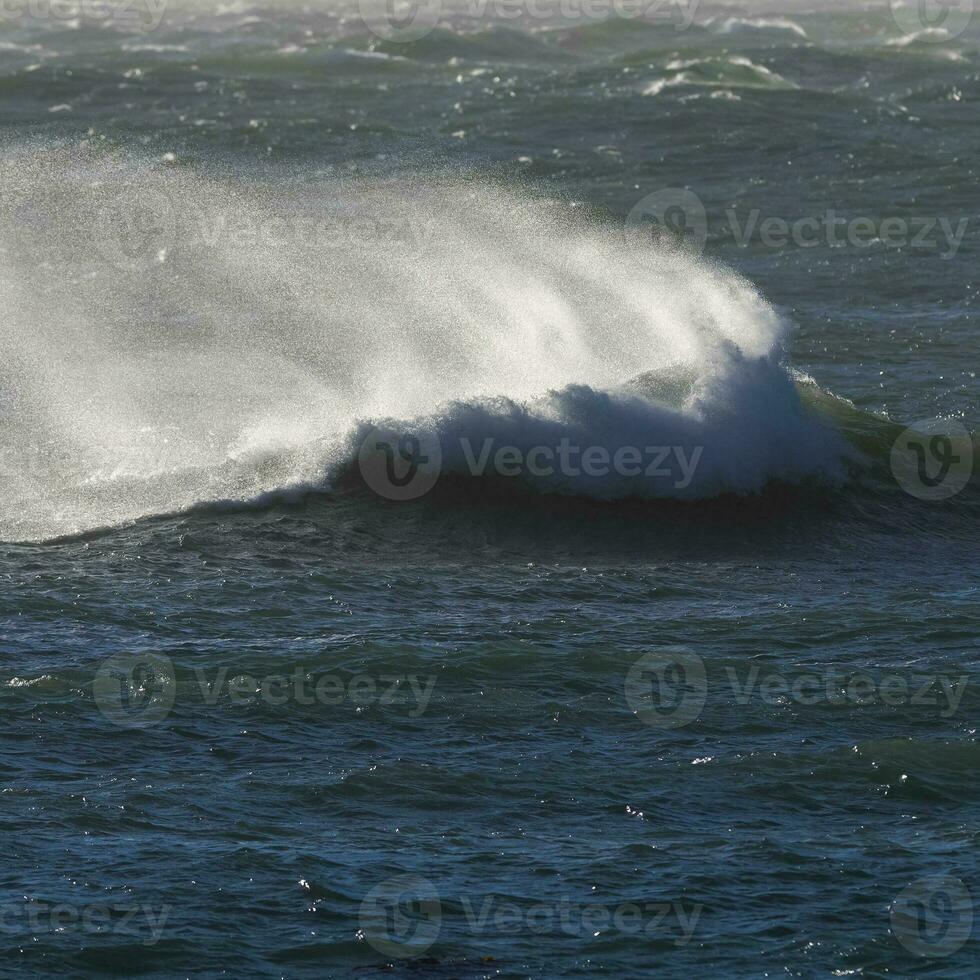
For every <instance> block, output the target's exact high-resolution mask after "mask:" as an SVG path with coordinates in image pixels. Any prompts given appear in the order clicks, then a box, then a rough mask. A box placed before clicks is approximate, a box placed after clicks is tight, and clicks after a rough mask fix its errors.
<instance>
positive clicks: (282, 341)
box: [0, 147, 842, 540]
mask: <svg viewBox="0 0 980 980" xmlns="http://www.w3.org/2000/svg"><path fill="white" fill-rule="evenodd" d="M5 163H6V173H7V174H8V177H7V178H6V181H7V187H8V188H9V192H8V194H7V195H5V199H4V202H3V205H2V232H0V233H2V241H3V246H4V262H3V269H2V290H3V296H4V306H5V318H6V321H7V324H8V329H7V330H6V331H5V332H4V334H3V337H2V339H0V352H2V362H3V365H4V366H3V369H2V370H3V376H2V385H3V387H2V392H3V394H2V398H3V413H4V419H5V423H6V424H5V426H4V432H5V435H4V449H5V453H4V463H3V465H4V475H3V480H2V490H0V537H3V538H5V539H8V540H9V539H44V538H50V537H54V536H61V535H67V534H73V533H77V532H81V531H86V530H90V529H95V528H101V527H107V526H113V525H117V524H120V523H125V522H128V521H132V520H134V519H136V518H140V517H143V516H146V515H151V514H158V513H165V512H174V511H179V510H182V509H185V508H188V507H191V506H193V505H195V504H198V503H202V502H209V501H224V500H230V501H245V500H250V499H253V498H255V497H257V496H260V495H262V494H267V493H272V492H280V491H282V492H289V491H295V490H297V489H303V488H323V489H329V487H330V484H331V480H332V479H333V478H334V477H335V476H336V475H337V474H338V473H340V472H342V471H344V470H346V469H349V468H350V466H351V463H352V460H353V459H354V458H355V457H356V451H357V441H358V437H359V435H358V434H359V433H363V432H364V431H365V426H370V425H371V424H373V423H374V422H375V421H377V420H386V423H387V424H389V425H393V424H409V423H410V424H411V425H412V426H414V427H416V428H418V427H422V428H425V429H427V430H428V431H431V432H433V433H434V434H435V435H436V436H437V437H438V438H439V439H440V441H441V442H442V444H443V453H444V458H445V467H446V468H447V469H448V470H449V471H456V470H459V471H462V470H463V469H464V463H465V461H466V460H465V454H463V453H462V452H461V450H460V449H459V447H460V445H461V444H462V441H463V440H469V441H472V442H480V441H482V440H485V439H491V440H495V441H496V443H497V445H499V444H500V443H501V441H502V440H506V442H507V443H508V444H510V445H514V446H517V447H519V448H522V449H523V450H528V449H530V448H533V447H534V446H535V445H545V446H557V445H558V444H559V443H560V442H561V440H562V439H563V438H568V439H570V440H571V441H573V442H575V443H578V444H580V445H583V446H589V445H598V446H603V447H605V448H606V449H608V450H609V451H610V452H614V451H615V450H617V449H619V448H621V447H623V446H636V447H640V448H641V449H643V448H645V447H648V446H665V447H678V446H679V447H685V448H686V450H687V452H688V453H691V452H694V451H695V450H696V449H697V448H698V447H701V448H700V450H699V465H698V467H697V472H696V473H694V474H693V475H692V477H691V479H689V480H686V481H678V480H677V479H675V478H673V477H672V478H670V479H667V478H658V477H657V476H656V475H654V476H652V477H649V478H648V477H646V476H637V477H629V478H624V477H620V476H615V477H612V478H597V477H594V476H582V475H581V474H577V475H576V474H572V475H568V476H567V478H566V477H564V476H561V475H558V476H557V477H555V478H554V479H550V480H545V481H543V483H542V489H547V490H559V491H562V492H571V493H576V494H582V495H588V496H596V497H600V498H617V497H624V496H639V497H643V496H652V497H659V496H675V495H676V496H684V497H693V498H697V497H705V496H711V495H715V494H718V493H722V492H725V491H735V492H752V491H757V490H759V489H761V488H762V487H763V486H764V485H765V484H766V483H767V482H768V481H769V480H771V479H776V478H778V479H790V480H797V479H803V478H806V477H813V476H815V477H821V478H827V479H838V478H840V476H841V472H842V471H841V463H840V460H841V456H842V446H841V443H840V442H839V440H838V439H837V438H836V437H835V436H834V435H833V434H832V433H831V432H830V431H829V430H828V429H827V428H826V427H825V426H824V425H822V424H820V423H818V422H816V421H814V420H813V419H812V418H810V417H809V416H808V414H807V413H806V412H805V411H804V410H803V407H802V405H801V402H800V399H799V397H798V395H797V392H796V389H795V387H794V385H793V382H792V381H791V379H790V377H789V375H788V374H787V372H786V370H784V368H783V367H781V366H780V352H781V345H782V340H783V335H784V326H783V324H782V322H781V321H780V318H779V317H778V316H777V314H776V313H775V312H774V310H773V309H772V307H770V306H769V305H768V304H767V303H766V302H765V301H764V300H763V299H762V298H761V297H760V296H759V295H758V293H757V292H756V291H755V290H754V289H753V288H752V286H751V285H750V284H749V283H747V282H746V281H744V280H743V279H741V278H739V277H738V276H737V275H735V274H734V273H732V272H729V271H727V270H725V269H722V268H719V267H716V266H713V265H710V264H708V263H706V262H704V261H700V260H698V259H696V258H694V257H693V256H691V255H690V254H687V253H686V252H684V251H680V250H677V249H671V248H668V247H665V246H660V247H658V246H656V245H654V244H652V243H651V242H649V241H643V240H642V239H640V238H636V239H626V238H624V235H623V233H622V231H621V230H620V229H619V228H618V227H612V228H610V227H604V226H601V225H597V224H596V223H594V222H593V223H589V222H588V221H586V220H583V219H581V218H579V217H578V216H576V214H575V209H574V208H573V207H570V206H567V205H566V206H562V205H557V204H555V203H553V202H546V201H537V200H532V199H530V198H528V197H526V196H521V195H518V194H515V193H513V192H510V191H506V190H502V189H498V188H494V187H489V186H486V185H480V184H476V183H474V182H472V181H468V180H465V179H463V178H459V177H457V178H453V179H450V178H446V179H443V180H428V181H425V182H422V181H419V180H417V179H413V178H406V179H403V180H389V181H386V182H377V183H372V182H370V181H365V180H361V181H358V182H357V183H350V182H344V181H342V180H339V179H336V178H333V177H329V176H327V177H323V176H321V177H320V178H318V179H313V180H308V181H306V182H304V183H298V182H294V183H293V184H286V185H284V184H283V182H282V181H281V180H279V181H278V182H276V181H268V182H263V181H261V180H258V179H254V178H252V179H248V180H243V179H238V180H236V181H234V182H223V181H220V180H217V179H208V178H206V177H202V176H200V175H198V174H196V173H192V172H189V171H187V170H184V169H179V168H177V167H175V166H172V165H169V164H167V163H162V164H148V163H139V162H134V161H133V160H132V159H119V158H114V157H112V156H110V155H105V154H101V155H100V154H97V153H95V152H93V151H91V150H87V149H78V148H74V149H67V148H63V147H62V148H47V149H36V148H34V149H30V150H24V151H22V152H20V153H17V154H13V155H10V156H9V158H8V159H7V160H6V161H5ZM38 173H44V174H46V175H47V176H46V178H45V179H44V180H43V181H38V180H37V179H36V175H37V174H38ZM25 214H30V215H31V216H32V218H31V221H30V223H25V221H24V220H23V216H24V215H25ZM645 468H646V467H645ZM651 468H652V467H651ZM679 482H683V486H680V487H678V486H676V485H675V484H677V483H679Z"/></svg>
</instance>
